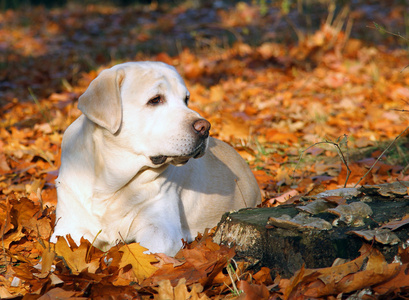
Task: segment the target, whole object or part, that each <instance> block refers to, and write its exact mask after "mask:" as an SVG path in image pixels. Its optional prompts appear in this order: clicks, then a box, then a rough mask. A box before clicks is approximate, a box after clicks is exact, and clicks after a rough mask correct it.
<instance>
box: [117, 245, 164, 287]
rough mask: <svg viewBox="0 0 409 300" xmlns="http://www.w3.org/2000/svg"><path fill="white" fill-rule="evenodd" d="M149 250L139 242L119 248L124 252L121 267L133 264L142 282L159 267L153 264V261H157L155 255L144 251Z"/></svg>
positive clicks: (134, 270)
mask: <svg viewBox="0 0 409 300" xmlns="http://www.w3.org/2000/svg"><path fill="white" fill-rule="evenodd" d="M147 250H148V249H146V248H144V247H142V246H141V245H139V244H138V243H132V244H127V245H124V246H122V247H121V248H120V249H119V251H120V252H123V253H124V254H123V256H122V259H121V263H120V265H119V267H120V268H123V267H125V266H127V265H129V264H130V265H132V270H133V272H134V275H135V277H136V278H137V279H138V282H142V281H143V280H144V279H146V278H148V277H149V276H151V275H152V274H153V273H155V271H156V270H157V269H158V268H156V267H155V266H153V265H152V263H155V262H157V259H156V258H155V255H153V254H145V253H144V252H145V251H147Z"/></svg>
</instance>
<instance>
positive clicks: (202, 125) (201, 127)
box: [149, 119, 211, 165]
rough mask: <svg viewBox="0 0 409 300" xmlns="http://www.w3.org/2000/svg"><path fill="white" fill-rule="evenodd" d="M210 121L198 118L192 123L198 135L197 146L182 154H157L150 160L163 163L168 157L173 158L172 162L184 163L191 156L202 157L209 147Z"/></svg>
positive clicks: (195, 134) (196, 135) (155, 163)
mask: <svg viewBox="0 0 409 300" xmlns="http://www.w3.org/2000/svg"><path fill="white" fill-rule="evenodd" d="M210 126H211V125H210V123H209V121H207V120H205V119H197V120H195V121H194V122H193V123H192V130H193V134H194V136H195V137H196V140H197V142H196V147H195V148H194V149H193V150H192V151H191V152H190V153H188V154H186V155H180V156H166V155H157V156H150V157H149V158H150V160H151V162H152V163H153V164H154V165H161V164H164V163H165V162H166V160H167V159H168V158H173V160H172V164H174V165H183V164H185V163H187V162H188V160H189V159H190V158H199V157H202V156H203V155H204V153H205V151H206V148H207V138H208V137H209V130H210Z"/></svg>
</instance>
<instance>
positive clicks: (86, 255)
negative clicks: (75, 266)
mask: <svg viewBox="0 0 409 300" xmlns="http://www.w3.org/2000/svg"><path fill="white" fill-rule="evenodd" d="M101 232H102V229H100V230H99V231H98V233H97V235H96V236H95V237H94V240H93V241H92V243H91V246H89V248H88V250H87V254H85V262H86V263H89V262H90V261H88V256H89V253H90V252H91V248H92V247H93V246H94V243H95V241H96V240H97V238H98V236H99V234H100V233H101Z"/></svg>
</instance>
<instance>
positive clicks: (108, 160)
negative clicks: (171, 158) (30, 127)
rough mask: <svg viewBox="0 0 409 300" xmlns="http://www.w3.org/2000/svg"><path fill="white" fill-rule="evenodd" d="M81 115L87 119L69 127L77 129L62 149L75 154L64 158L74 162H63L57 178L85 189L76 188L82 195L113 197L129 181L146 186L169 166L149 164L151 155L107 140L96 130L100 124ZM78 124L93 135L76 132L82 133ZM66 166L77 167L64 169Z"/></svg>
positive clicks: (88, 196) (90, 197)
mask: <svg viewBox="0 0 409 300" xmlns="http://www.w3.org/2000/svg"><path fill="white" fill-rule="evenodd" d="M80 118H84V119H85V120H84V122H83V123H82V124H81V122H80V121H79V120H77V121H76V122H74V123H75V124H74V123H73V125H71V127H72V128H71V127H70V128H69V130H72V131H74V132H72V133H71V134H70V135H68V136H69V137H70V139H66V140H65V141H64V144H63V147H62V148H63V151H66V152H69V153H72V154H71V155H65V156H64V157H66V158H67V157H68V158H69V159H70V160H71V161H70V162H62V167H61V169H60V176H59V178H58V181H60V182H62V184H64V185H65V186H68V187H69V186H75V187H81V189H83V190H81V191H74V193H75V194H77V195H78V196H79V197H84V196H85V197H86V198H88V199H89V200H91V199H92V200H96V201H98V200H100V201H102V200H104V199H110V198H112V197H114V195H115V194H116V193H117V192H118V191H119V190H121V189H123V187H125V186H127V185H129V183H130V182H132V184H133V186H141V189H142V188H143V185H145V184H149V183H151V182H153V181H155V180H156V179H157V178H158V177H159V176H160V175H161V173H162V172H163V171H164V170H165V169H166V168H167V167H168V164H165V165H162V166H158V168H149V167H146V166H147V165H149V163H150V161H149V158H148V157H145V156H143V155H135V154H134V153H131V152H129V151H127V149H124V148H121V147H120V146H118V145H117V144H116V143H114V142H112V143H111V142H109V141H108V142H107V139H103V138H102V134H103V133H102V131H101V130H95V126H97V125H95V124H94V123H92V122H91V121H89V120H88V119H86V118H85V117H84V116H81V117H80ZM79 126H82V128H81V132H85V131H88V132H89V133H90V134H76V133H78V132H80V130H79V128H78V127H79ZM90 136H92V140H90V139H89V137H90ZM87 137H88V138H87ZM102 141H104V142H102ZM102 148H103V149H102ZM78 149H81V150H80V151H78ZM74 153H75V154H74ZM64 166H68V167H69V168H71V169H75V170H65V169H64ZM65 174H70V175H71V176H70V177H67V176H65ZM72 174H77V175H78V176H72ZM134 192H135V191H134ZM82 200H84V199H82ZM81 202H82V201H81Z"/></svg>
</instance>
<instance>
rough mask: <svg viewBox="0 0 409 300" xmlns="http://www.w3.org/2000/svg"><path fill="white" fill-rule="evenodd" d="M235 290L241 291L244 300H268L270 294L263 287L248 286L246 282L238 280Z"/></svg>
mask: <svg viewBox="0 0 409 300" xmlns="http://www.w3.org/2000/svg"><path fill="white" fill-rule="evenodd" d="M237 288H239V289H240V290H242V291H243V292H244V294H245V295H246V296H245V297H244V300H253V299H260V300H262V299H269V297H270V293H269V291H268V289H267V287H266V286H265V285H257V284H250V283H248V282H247V281H244V280H240V281H239V282H238V283H237Z"/></svg>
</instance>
